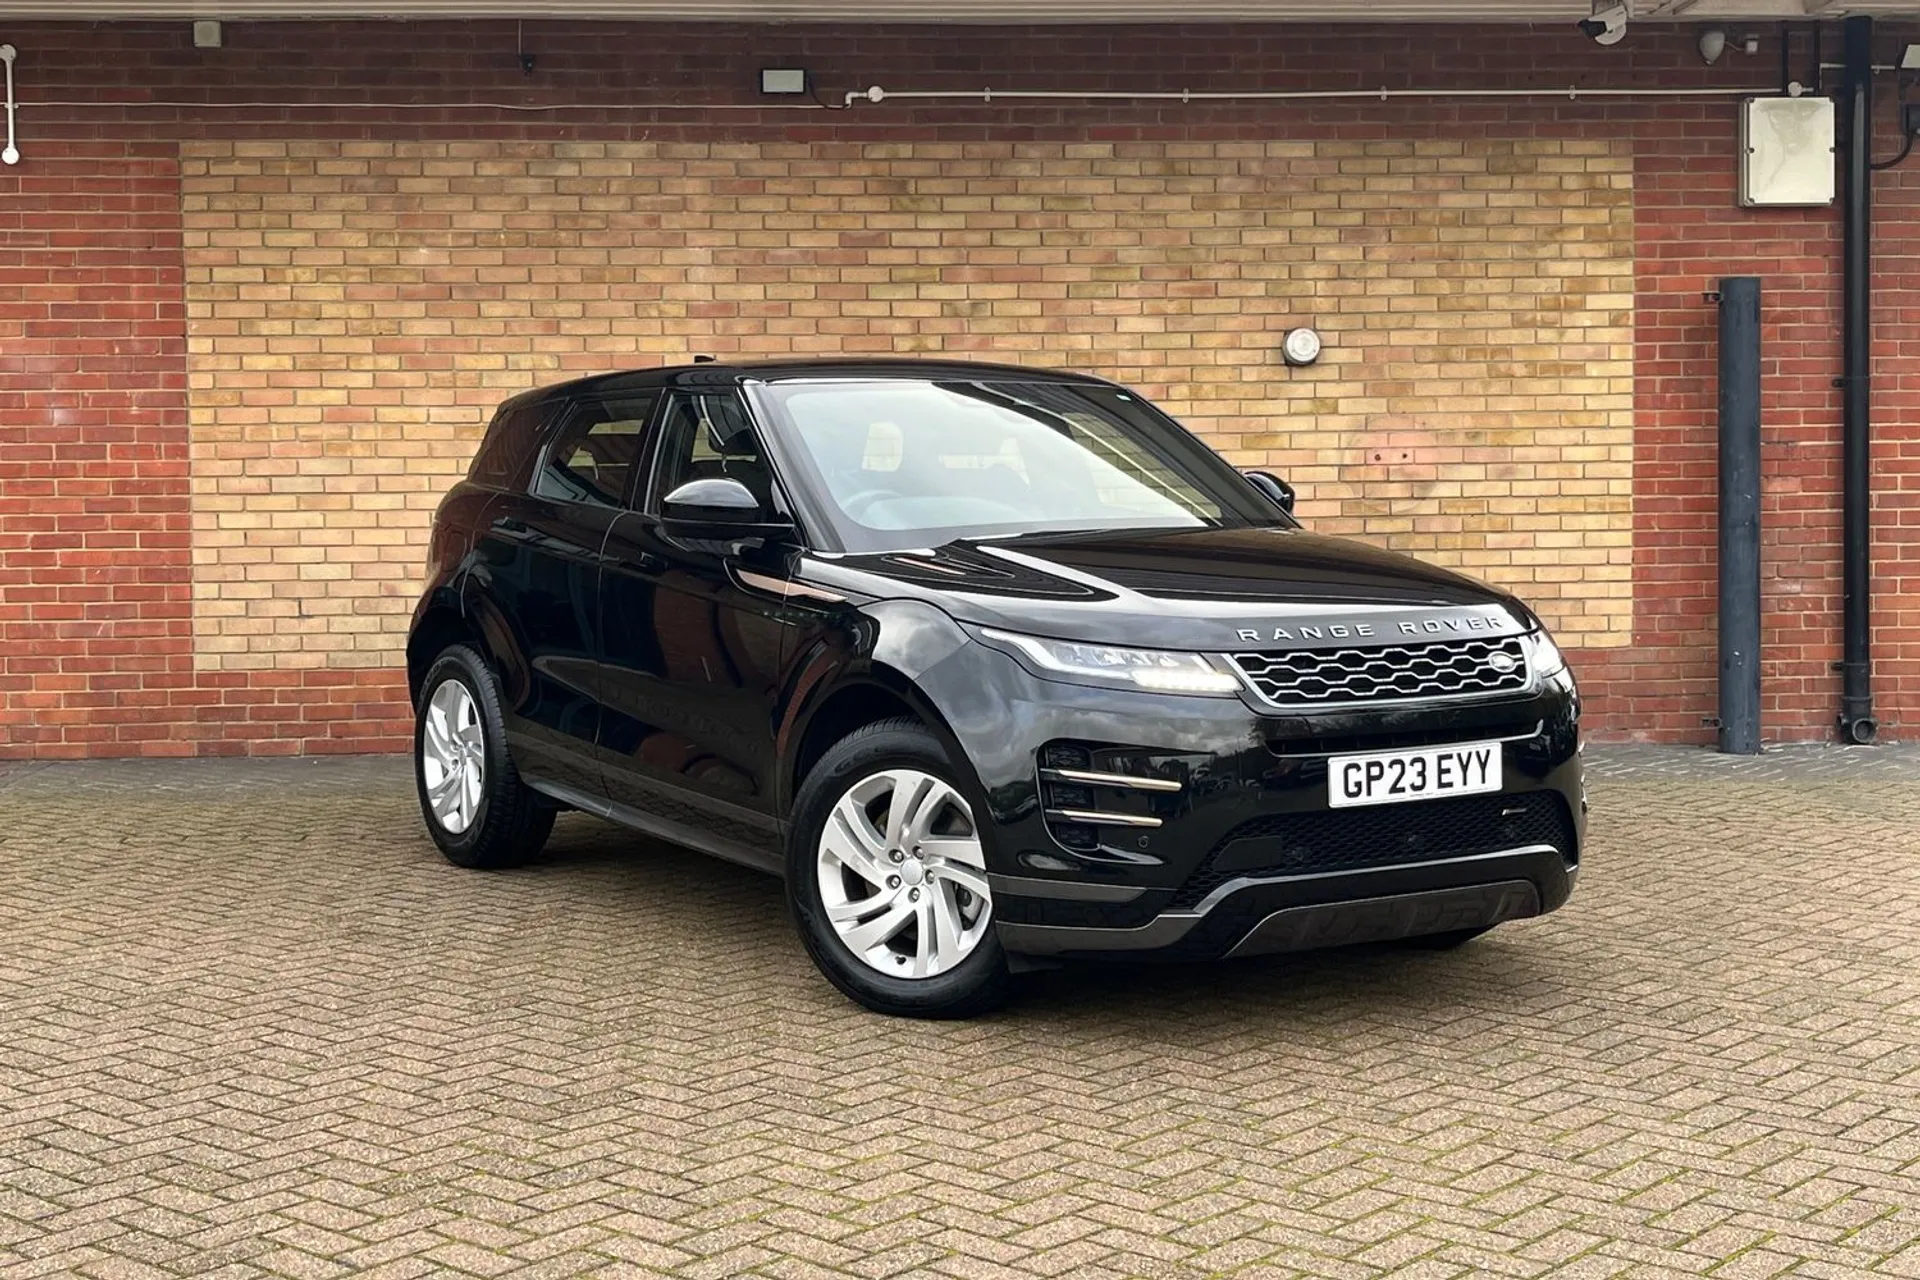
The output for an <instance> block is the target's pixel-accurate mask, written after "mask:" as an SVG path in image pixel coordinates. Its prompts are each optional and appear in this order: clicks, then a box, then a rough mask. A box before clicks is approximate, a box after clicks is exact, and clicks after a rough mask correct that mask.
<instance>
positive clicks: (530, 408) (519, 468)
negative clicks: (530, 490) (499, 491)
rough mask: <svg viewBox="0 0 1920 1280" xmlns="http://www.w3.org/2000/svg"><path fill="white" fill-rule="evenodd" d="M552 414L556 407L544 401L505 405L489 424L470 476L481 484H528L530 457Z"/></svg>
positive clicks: (469, 473) (474, 456) (475, 455)
mask: <svg viewBox="0 0 1920 1280" xmlns="http://www.w3.org/2000/svg"><path fill="white" fill-rule="evenodd" d="M552 411H553V405H552V404H551V403H550V402H547V401H544V400H528V401H525V402H524V403H520V404H507V405H503V406H502V407H501V409H500V411H499V412H498V413H496V414H494V415H493V421H492V422H490V423H489V424H487V434H486V437H485V438H484V439H483V440H481V442H480V448H479V451H478V452H476V453H475V454H474V455H473V466H472V467H470V468H468V471H467V474H468V475H469V476H471V477H472V478H473V479H474V480H476V481H478V482H480V483H481V484H490V485H499V486H506V485H514V486H516V487H518V486H521V485H524V484H526V471H527V461H528V455H529V454H530V453H532V452H533V449H534V447H535V444H536V441H537V438H538V437H539V435H540V426H541V423H542V421H543V420H544V419H545V418H546V416H547V415H548V414H549V413H551V412H552Z"/></svg>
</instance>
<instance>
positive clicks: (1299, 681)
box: [1227, 636, 1533, 711]
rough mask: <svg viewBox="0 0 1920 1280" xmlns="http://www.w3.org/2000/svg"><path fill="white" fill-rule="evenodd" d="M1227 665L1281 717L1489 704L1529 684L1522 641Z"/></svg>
mask: <svg viewBox="0 0 1920 1280" xmlns="http://www.w3.org/2000/svg"><path fill="white" fill-rule="evenodd" d="M1500 655H1504V657H1505V658H1508V659H1511V660H1512V666H1511V668H1510V669H1508V670H1505V671H1503V670H1501V669H1500V667H1501V665H1504V663H1503V661H1502V657H1501V656H1500ZM1227 661H1228V662H1230V663H1231V664H1233V669H1234V670H1235V671H1237V672H1239V673H1240V676H1241V678H1242V679H1243V680H1245V681H1246V682H1247V687H1248V688H1250V689H1252V690H1253V692H1254V696H1255V697H1257V698H1258V699H1259V700H1260V701H1262V702H1264V703H1266V704H1267V705H1268V706H1270V707H1273V708H1274V709H1276V710H1282V711H1299V710H1314V709H1318V708H1322V707H1339V706H1379V705H1382V704H1386V703H1395V702H1428V701H1437V700H1451V699H1457V698H1490V697H1497V696H1498V695H1500V694H1508V693H1522V692H1525V691H1526V690H1527V689H1528V688H1529V687H1530V686H1531V685H1532V681H1533V673H1532V672H1531V671H1529V670H1528V669H1527V651H1526V646H1525V645H1524V644H1523V643H1522V642H1521V639H1520V637H1519V636H1475V637H1472V638H1470V639H1459V640H1434V641H1431V642H1429V643H1426V644H1397V645H1386V646H1383V647H1381V648H1378V649H1289V650H1279V651H1268V652H1257V653H1231V654H1228V655H1227Z"/></svg>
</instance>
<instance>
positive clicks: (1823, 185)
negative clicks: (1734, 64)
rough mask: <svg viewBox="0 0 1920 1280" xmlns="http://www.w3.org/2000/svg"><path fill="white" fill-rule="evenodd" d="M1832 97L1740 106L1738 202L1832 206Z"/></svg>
mask: <svg viewBox="0 0 1920 1280" xmlns="http://www.w3.org/2000/svg"><path fill="white" fill-rule="evenodd" d="M1834 141H1835V117H1834V111H1833V99H1831V98H1825V97H1820V96H1817V95H1811V94H1810V95H1808V96H1806V97H1804V98H1748V99H1747V100H1746V101H1745V102H1742V103H1741V104H1740V203H1741V204H1743V205H1746V206H1747V207H1748V208H1755V207H1768V206H1782V205H1823V204H1832V203H1833V198H1834V159H1833V153H1834Z"/></svg>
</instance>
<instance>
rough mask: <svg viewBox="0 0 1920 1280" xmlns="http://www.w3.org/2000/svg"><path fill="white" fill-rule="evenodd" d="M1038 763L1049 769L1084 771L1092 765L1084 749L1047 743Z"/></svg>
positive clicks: (1091, 758) (1090, 757)
mask: <svg viewBox="0 0 1920 1280" xmlns="http://www.w3.org/2000/svg"><path fill="white" fill-rule="evenodd" d="M1040 763H1042V764H1044V765H1045V766H1046V767H1047V768H1049V769H1085V768H1086V767H1088V766H1089V765H1090V764H1092V763H1093V757H1092V756H1091V755H1090V754H1089V753H1088V752H1087V749H1086V748H1085V747H1076V746H1072V745H1070V744H1068V743H1065V742H1049V743H1048V744H1047V745H1046V747H1045V748H1044V749H1043V750H1042V751H1041V753H1040Z"/></svg>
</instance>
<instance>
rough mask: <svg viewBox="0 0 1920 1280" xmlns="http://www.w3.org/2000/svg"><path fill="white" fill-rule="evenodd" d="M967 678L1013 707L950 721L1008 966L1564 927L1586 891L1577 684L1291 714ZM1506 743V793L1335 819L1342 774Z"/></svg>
mask: <svg viewBox="0 0 1920 1280" xmlns="http://www.w3.org/2000/svg"><path fill="white" fill-rule="evenodd" d="M954 659H955V661H956V666H958V667H960V668H961V669H962V672H963V675H964V679H965V680H966V681H967V684H968V687H969V688H971V689H981V688H986V689H993V690H995V691H997V692H1000V693H1002V694H1008V693H1011V695H1012V697H1011V699H1010V705H1009V703H1008V702H1001V703H1000V706H999V708H998V710H999V711H1000V714H997V715H994V716H993V717H992V718H991V720H990V721H989V720H983V721H982V722H981V724H980V725H979V727H978V729H977V731H976V729H975V727H974V726H973V725H972V724H971V723H970V722H969V718H968V717H966V716H961V717H958V718H957V719H956V720H955V721H954V722H952V723H953V727H954V728H955V730H956V736H957V737H958V738H959V739H960V745H961V747H962V748H963V749H964V750H965V752H966V754H967V756H968V758H969V760H970V761H971V762H972V763H973V764H974V765H975V768H976V770H977V771H978V773H979V775H980V782H981V785H982V790H983V792H984V794H985V795H986V796H987V798H988V801H989V805H988V807H989V810H990V813H991V817H992V823H991V830H990V831H988V832H985V833H983V834H987V835H988V836H989V839H988V855H989V858H988V870H989V872H990V876H991V880H992V884H993V888H994V912H995V918H996V921H997V927H998V930H999V935H1000V939H1001V943H1002V945H1003V946H1004V947H1005V948H1006V950H1007V951H1008V952H1009V953H1011V954H1014V955H1020V956H1031V957H1056V956H1058V957H1066V956H1114V957H1129V958H1135V959H1149V958H1152V959H1176V960H1214V959H1220V958H1224V957H1227V956H1245V955H1253V954H1259V953H1263V952H1271V951H1287V950H1301V949H1306V948H1311V947H1322V946H1330V945H1337V944H1343V943H1350V942H1369V941H1381V940H1387V939H1392V938H1400V937H1408V936H1414V935H1421V934H1433V933H1445V932H1451V931H1455V930H1464V929H1479V928H1484V927H1487V926H1490V925H1494V924H1499V923H1502V922H1504V921H1508V920H1514V919H1520V918H1523V917H1527V916H1534V915H1540V914H1544V913H1545V912H1548V911H1552V910H1554V909H1555V908H1557V907H1559V906H1560V905H1561V904H1562V903H1564V902H1565V901H1566V900H1567V898H1568V896H1569V895H1570V894H1571V893H1572V891H1573V887H1574V884H1575V882H1576V880H1577V878H1578V874H1579V863H1580V853H1581V845H1582V843H1583V840H1584V834H1585V810H1586V802H1585V795H1584V789H1583V786H1582V782H1581V772H1580V759H1579V743H1578V717H1579V702H1578V697H1577V695H1576V693H1575V692H1574V688H1573V684H1572V681H1571V680H1570V679H1569V678H1567V677H1565V676H1564V675H1563V676H1558V677H1553V678H1550V679H1548V680H1546V681H1543V682H1541V683H1539V684H1538V685H1536V686H1535V687H1534V688H1533V689H1531V690H1530V691H1528V692H1526V693H1524V694H1521V695H1516V696H1509V697H1502V698H1494V699H1484V700H1479V701H1471V702H1457V703H1450V704H1448V703H1430V704H1415V705H1401V706H1394V707H1390V708H1388V707H1381V708H1372V709H1348V710H1341V711H1335V712H1326V713H1318V714H1307V715H1302V714H1292V715H1284V716H1282V715H1272V714H1268V713H1265V712H1263V711H1261V710H1259V709H1258V708H1256V707H1254V706H1252V705H1250V704H1249V703H1246V702H1244V701H1242V700H1240V699H1238V698H1196V697H1174V696H1166V695H1159V694H1148V693H1135V692H1131V691H1115V690H1106V689H1094V688H1088V687H1084V686H1078V685H1070V684H1064V683H1058V682H1054V681H1048V680H1042V679H1039V678H1037V677H1036V676H1035V675H1033V674H1032V673H1030V672H1028V671H1026V670H1025V669H1024V668H1022V667H1020V666H1019V664H1017V663H1015V662H1013V661H1012V660H1011V659H1009V658H1007V657H1005V656H1004V655H1000V654H998V653H995V652H994V651H992V650H987V649H984V648H983V647H982V646H978V645H971V646H967V647H966V649H965V650H964V651H963V653H961V654H956V655H954ZM982 663H987V664H991V667H990V669H981V667H980V666H979V664H982ZM1009 727H1011V728H1012V732H1009ZM1489 741H1493V742H1498V743H1499V744H1500V752H1501V756H1502V775H1503V788H1502V790H1501V791H1499V792H1497V793H1493V794H1490V795H1482V796H1473V797H1462V798H1457V799H1446V800H1430V801H1422V802H1417V803H1412V804H1396V805H1381V806H1368V807H1364V808H1342V809H1338V810H1336V809H1332V808H1330V807H1329V806H1328V804H1327V761H1328V760H1329V759H1330V758H1331V757H1333V756H1337V755H1345V754H1352V753H1358V752H1365V751H1374V750H1385V749H1392V748H1400V747H1408V748H1411V747H1416V746H1431V745H1441V744H1444V743H1449V742H1455V743H1467V742H1489ZM1130 784H1131V785H1130ZM1174 784H1177V786H1175V785H1174ZM1088 814H1093V815H1096V816H1097V817H1099V819H1100V820H1099V821H1098V822H1094V823H1088V822H1083V821H1080V820H1079V819H1081V818H1082V817H1084V816H1086V815H1088Z"/></svg>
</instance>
